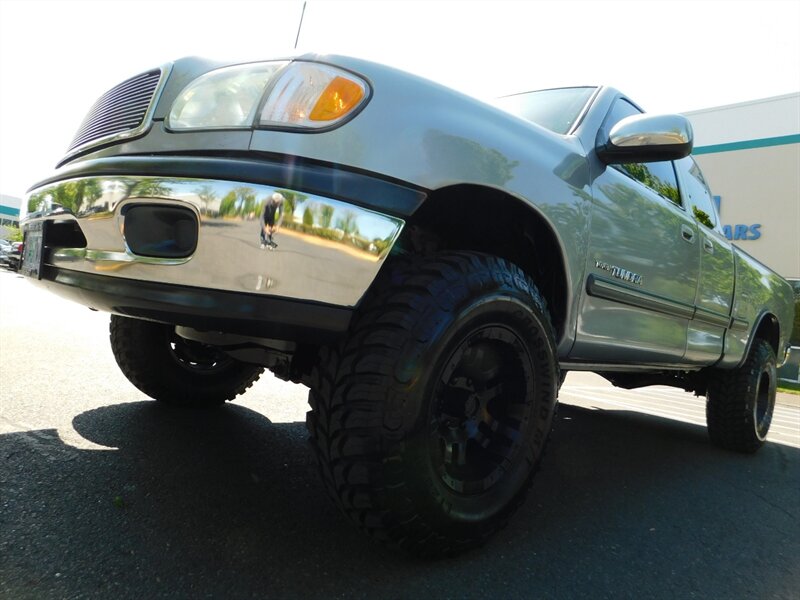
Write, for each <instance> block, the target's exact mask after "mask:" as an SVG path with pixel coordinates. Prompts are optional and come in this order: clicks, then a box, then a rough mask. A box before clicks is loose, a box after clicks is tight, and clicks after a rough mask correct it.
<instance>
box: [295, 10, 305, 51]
mask: <svg viewBox="0 0 800 600" xmlns="http://www.w3.org/2000/svg"><path fill="white" fill-rule="evenodd" d="M305 15H306V2H305V0H303V12H301V13H300V24H299V25H298V26H297V37H296V38H294V49H295V50H297V42H298V41H299V40H300V29H301V28H302V27H303V17H304V16H305Z"/></svg>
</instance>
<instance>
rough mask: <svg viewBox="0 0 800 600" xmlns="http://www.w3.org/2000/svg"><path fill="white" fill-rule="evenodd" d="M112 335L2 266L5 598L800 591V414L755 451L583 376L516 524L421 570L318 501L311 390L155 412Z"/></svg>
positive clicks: (658, 400)
mask: <svg viewBox="0 0 800 600" xmlns="http://www.w3.org/2000/svg"><path fill="white" fill-rule="evenodd" d="M107 327H108V317H107V315H104V314H100V313H94V312H91V311H89V310H88V309H86V308H83V307H81V306H78V305H75V304H70V303H68V302H66V301H62V300H60V299H58V298H57V297H55V296H51V295H49V294H47V293H46V292H44V291H42V290H40V289H38V288H36V287H34V286H33V285H31V284H30V283H29V282H28V281H25V280H23V279H22V278H21V277H19V276H17V275H15V274H13V273H10V272H7V271H2V272H0V461H1V463H0V597H2V598H8V599H14V600H18V599H25V598H36V599H39V598H419V597H426V598H427V597H430V598H593V599H594V598H643V597H649V598H695V597H696V598H753V597H757V598H796V597H797V591H798V590H799V589H800V449H798V446H800V420H799V419H800V416H799V414H800V409H798V408H797V407H796V406H791V405H789V404H783V405H781V406H780V407H779V412H778V413H777V415H776V419H775V423H774V426H773V432H772V436H771V438H770V441H769V443H768V444H767V445H766V446H765V447H764V448H763V449H762V450H761V451H760V452H759V453H757V454H756V455H754V456H741V455H736V454H732V453H728V452H724V451H722V450H719V449H717V448H715V447H713V446H711V445H710V444H709V442H708V439H707V436H706V431H705V427H704V425H703V422H704V419H703V403H702V399H697V398H694V397H692V396H691V395H688V394H684V393H682V392H679V391H675V390H672V389H669V388H646V389H643V390H634V391H622V390H617V389H615V388H612V387H611V386H610V384H607V383H604V381H603V380H602V379H600V378H597V377H595V376H592V375H575V374H571V375H570V376H569V377H568V379H567V382H566V384H565V387H564V388H563V390H562V395H561V401H562V405H561V407H560V410H559V414H558V420H557V423H556V427H555V430H554V434H553V438H552V442H551V445H550V449H549V452H548V456H547V457H546V458H545V463H544V465H543V469H542V471H541V472H540V473H539V475H538V476H537V478H536V480H535V482H534V485H533V488H532V490H531V494H530V496H529V498H528V501H527V503H526V504H525V505H524V506H523V508H522V509H521V510H520V512H519V513H518V514H517V515H516V517H515V518H514V519H513V520H512V522H511V524H510V526H509V527H508V528H506V529H505V530H504V531H503V532H502V533H501V534H500V535H498V536H497V537H495V538H494V539H493V540H492V541H491V542H490V543H489V544H488V545H487V546H486V547H484V548H483V549H480V550H478V551H475V552H472V553H469V554H467V555H465V556H462V557H458V558H454V559H448V560H439V561H435V562H421V561H418V560H413V559H410V558H408V557H406V556H405V555H403V554H401V553H399V552H397V551H395V550H392V549H389V548H384V547H382V546H379V545H377V544H375V543H373V542H372V541H370V540H368V539H366V538H364V537H362V536H361V535H360V534H359V533H358V532H356V531H355V530H354V529H353V528H352V527H351V526H350V525H349V524H348V523H347V522H346V520H345V519H344V518H343V517H342V516H341V515H340V514H339V513H338V511H337V510H336V508H335V507H334V505H333V504H332V502H331V501H330V500H329V499H328V498H327V497H326V495H325V492H324V489H323V487H322V485H321V484H320V483H319V481H318V480H317V474H316V468H315V465H314V462H313V458H312V455H311V453H310V451H309V449H308V448H307V446H306V442H305V438H306V433H305V428H304V425H303V420H304V414H305V411H306V410H307V406H306V403H305V389H304V388H303V387H302V386H297V385H292V384H287V383H284V382H281V381H278V380H276V379H274V378H273V377H271V376H264V377H263V378H262V380H261V381H260V382H258V383H257V384H256V385H255V386H254V387H253V388H252V389H251V390H250V391H248V393H247V394H245V396H244V397H242V398H241V399H240V400H238V401H237V402H235V403H233V404H230V405H228V406H226V407H225V408H224V409H221V410H218V411H204V412H192V411H184V410H175V409H170V408H168V407H163V406H160V405H159V404H157V403H155V402H153V401H151V400H149V399H148V398H146V397H145V396H143V395H142V394H141V393H140V392H139V391H138V390H136V389H135V388H134V387H133V386H131V385H130V384H129V383H128V382H127V380H126V379H125V378H124V377H123V376H122V375H121V374H120V373H119V371H118V369H117V367H116V364H115V363H114V359H113V357H112V355H111V351H110V349H109V347H108V339H107V338H108V330H107ZM648 413H649V414H648Z"/></svg>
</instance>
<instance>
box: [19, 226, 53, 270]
mask: <svg viewBox="0 0 800 600" xmlns="http://www.w3.org/2000/svg"><path fill="white" fill-rule="evenodd" d="M47 225H48V221H34V222H32V223H29V224H28V225H27V227H26V228H25V237H24V238H23V244H22V257H21V261H20V265H19V272H20V273H22V274H23V275H26V276H28V277H34V278H36V279H41V278H42V266H43V265H44V240H45V235H44V233H45V230H46V228H47Z"/></svg>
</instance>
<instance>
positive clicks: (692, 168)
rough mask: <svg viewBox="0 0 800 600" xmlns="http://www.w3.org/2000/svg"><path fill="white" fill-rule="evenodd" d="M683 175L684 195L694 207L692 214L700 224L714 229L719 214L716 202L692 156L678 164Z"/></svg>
mask: <svg viewBox="0 0 800 600" xmlns="http://www.w3.org/2000/svg"><path fill="white" fill-rule="evenodd" d="M676 164H677V166H678V168H679V169H680V171H681V174H682V178H683V179H682V181H683V184H684V187H685V189H684V190H683V195H684V197H685V198H686V200H687V201H688V203H689V205H690V206H691V207H692V213H693V214H694V218H695V219H697V222H698V223H701V224H703V225H705V226H706V227H708V228H709V229H714V228H715V227H716V225H717V214H716V211H715V210H714V201H713V199H712V198H711V191H710V190H709V189H708V184H707V183H706V180H705V179H704V178H703V173H702V172H701V171H700V167H699V166H697V163H696V162H695V160H694V159H693V158H692V157H691V156H687V157H686V158H682V159H681V160H679V161H678V162H677V163H676Z"/></svg>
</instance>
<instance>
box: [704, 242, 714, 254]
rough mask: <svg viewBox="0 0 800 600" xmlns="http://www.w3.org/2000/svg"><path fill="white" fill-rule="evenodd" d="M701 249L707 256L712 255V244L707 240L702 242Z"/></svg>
mask: <svg viewBox="0 0 800 600" xmlns="http://www.w3.org/2000/svg"><path fill="white" fill-rule="evenodd" d="M703 249H704V250H705V251H706V252H708V253H709V254H714V244H712V243H711V240H709V239H705V240H703Z"/></svg>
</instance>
